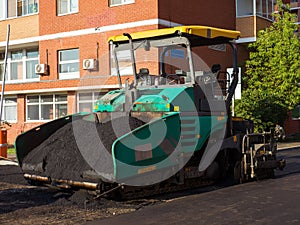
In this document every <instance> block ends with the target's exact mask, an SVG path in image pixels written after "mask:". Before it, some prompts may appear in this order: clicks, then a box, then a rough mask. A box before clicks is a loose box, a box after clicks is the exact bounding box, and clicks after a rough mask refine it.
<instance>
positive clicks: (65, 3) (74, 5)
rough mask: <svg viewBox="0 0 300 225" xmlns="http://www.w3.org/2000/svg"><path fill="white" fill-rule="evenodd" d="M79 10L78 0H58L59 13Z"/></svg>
mask: <svg viewBox="0 0 300 225" xmlns="http://www.w3.org/2000/svg"><path fill="white" fill-rule="evenodd" d="M77 12H78V0H57V15H64V14H70V13H77Z"/></svg>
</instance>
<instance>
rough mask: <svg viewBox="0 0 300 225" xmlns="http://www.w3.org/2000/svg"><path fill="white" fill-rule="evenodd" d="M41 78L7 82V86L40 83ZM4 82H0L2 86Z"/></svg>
mask: <svg viewBox="0 0 300 225" xmlns="http://www.w3.org/2000/svg"><path fill="white" fill-rule="evenodd" d="M38 81H40V78H35V79H28V80H5V84H22V83H30V82H38ZM2 82H3V81H0V84H2Z"/></svg>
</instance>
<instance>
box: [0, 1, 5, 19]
mask: <svg viewBox="0 0 300 225" xmlns="http://www.w3.org/2000/svg"><path fill="white" fill-rule="evenodd" d="M3 19H5V0H0V20H3Z"/></svg>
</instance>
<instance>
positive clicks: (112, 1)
mask: <svg viewBox="0 0 300 225" xmlns="http://www.w3.org/2000/svg"><path fill="white" fill-rule="evenodd" d="M134 1H135V0H109V6H115V5H124V4H130V3H134Z"/></svg>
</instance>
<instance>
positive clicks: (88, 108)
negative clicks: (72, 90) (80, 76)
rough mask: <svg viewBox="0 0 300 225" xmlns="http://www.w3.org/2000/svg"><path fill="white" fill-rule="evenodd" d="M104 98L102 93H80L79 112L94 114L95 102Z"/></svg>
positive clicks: (78, 98)
mask: <svg viewBox="0 0 300 225" xmlns="http://www.w3.org/2000/svg"><path fill="white" fill-rule="evenodd" d="M102 96H103V94H102V93H100V92H83V93H78V95H77V103H78V107H77V108H78V112H92V111H93V109H94V105H95V102H96V101H97V100H99V99H100V98H101V97H102Z"/></svg>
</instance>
